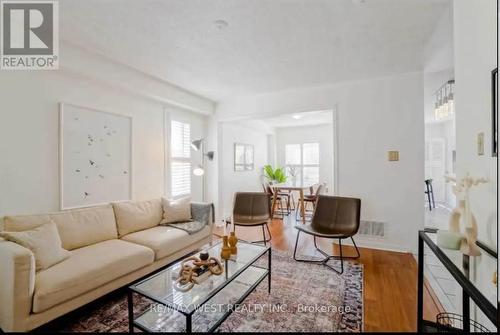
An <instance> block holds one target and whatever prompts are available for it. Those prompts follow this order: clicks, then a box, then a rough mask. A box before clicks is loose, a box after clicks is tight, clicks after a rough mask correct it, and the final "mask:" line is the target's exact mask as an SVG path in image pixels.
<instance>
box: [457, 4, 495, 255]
mask: <svg viewBox="0 0 500 335" xmlns="http://www.w3.org/2000/svg"><path fill="white" fill-rule="evenodd" d="M496 28H497V25H496V1H495V0H477V1H473V2H472V1H468V0H457V1H455V78H456V122H457V174H458V176H459V177H460V176H463V175H464V174H465V173H467V172H470V173H471V174H472V175H473V176H475V177H486V178H488V179H490V181H491V182H490V183H488V184H487V185H481V186H478V187H475V188H474V189H473V190H472V192H471V201H472V210H473V212H474V214H475V215H476V217H477V220H478V225H479V238H480V239H481V240H483V241H485V242H486V243H488V244H490V245H491V246H493V247H495V248H496V245H497V241H496V238H495V237H496V236H497V221H496V215H497V213H496V204H497V202H496V194H497V193H496V192H497V190H496V184H497V183H496V180H497V179H496V173H497V170H496V164H497V159H496V158H493V157H491V71H492V70H493V69H494V68H496V67H497V57H496V52H497V46H496V40H497V36H496ZM481 132H483V133H484V134H485V155H484V156H479V155H478V153H477V135H478V134H479V133H481Z"/></svg>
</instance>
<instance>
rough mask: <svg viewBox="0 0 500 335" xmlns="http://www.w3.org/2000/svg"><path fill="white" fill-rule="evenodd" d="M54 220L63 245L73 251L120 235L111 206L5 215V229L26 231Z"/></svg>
mask: <svg viewBox="0 0 500 335" xmlns="http://www.w3.org/2000/svg"><path fill="white" fill-rule="evenodd" d="M50 221H54V222H55V224H56V225H57V230H58V231H59V235H60V236H61V241H62V247H63V248H64V249H66V250H73V249H77V248H81V247H85V246H87V245H91V244H95V243H98V242H102V241H107V240H111V239H115V238H117V237H118V233H117V229H116V221H115V215H114V212H113V207H112V206H111V205H105V206H95V207H89V208H82V209H74V210H69V211H63V212H57V213H52V214H41V215H21V216H6V217H5V218H4V229H5V230H6V231H25V230H30V229H33V228H35V227H38V226H40V225H42V224H44V223H48V222H50Z"/></svg>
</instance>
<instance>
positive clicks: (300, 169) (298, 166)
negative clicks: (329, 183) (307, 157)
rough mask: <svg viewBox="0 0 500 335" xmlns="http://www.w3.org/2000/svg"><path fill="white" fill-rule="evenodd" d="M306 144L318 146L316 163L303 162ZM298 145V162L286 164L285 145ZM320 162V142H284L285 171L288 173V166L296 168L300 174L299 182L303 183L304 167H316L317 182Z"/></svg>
mask: <svg viewBox="0 0 500 335" xmlns="http://www.w3.org/2000/svg"><path fill="white" fill-rule="evenodd" d="M307 144H316V145H317V146H318V163H317V164H304V145H307ZM291 145H295V146H297V145H298V146H299V147H300V164H287V157H286V152H287V150H286V147H287V146H291ZM320 164H321V153H320V143H319V142H304V143H287V144H285V173H286V174H287V176H289V175H288V168H289V167H293V168H295V169H297V170H298V172H299V175H300V183H301V184H302V185H303V184H304V168H307V167H313V168H317V169H318V180H317V182H316V183H319V182H320V181H319V180H320Z"/></svg>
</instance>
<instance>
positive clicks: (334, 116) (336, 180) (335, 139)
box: [332, 104, 339, 195]
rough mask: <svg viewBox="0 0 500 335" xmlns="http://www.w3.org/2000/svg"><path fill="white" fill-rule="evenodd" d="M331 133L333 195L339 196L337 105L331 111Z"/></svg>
mask: <svg viewBox="0 0 500 335" xmlns="http://www.w3.org/2000/svg"><path fill="white" fill-rule="evenodd" d="M332 131H333V189H332V193H333V195H337V194H339V113H338V105H337V104H336V105H335V108H334V109H333V110H332Z"/></svg>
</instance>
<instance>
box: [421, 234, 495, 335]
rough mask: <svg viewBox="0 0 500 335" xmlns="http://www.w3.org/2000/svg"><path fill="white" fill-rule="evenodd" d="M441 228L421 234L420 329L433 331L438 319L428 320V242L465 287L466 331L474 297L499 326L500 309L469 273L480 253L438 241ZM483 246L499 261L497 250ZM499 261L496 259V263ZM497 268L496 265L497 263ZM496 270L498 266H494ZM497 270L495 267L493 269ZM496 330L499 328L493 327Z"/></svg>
mask: <svg viewBox="0 0 500 335" xmlns="http://www.w3.org/2000/svg"><path fill="white" fill-rule="evenodd" d="M436 232H437V230H423V231H419V234H418V291H417V294H418V298H417V304H418V306H417V330H418V332H419V333H420V332H427V331H433V330H435V329H436V328H437V323H435V322H432V321H428V320H424V318H423V307H424V306H423V303H424V246H425V245H427V246H428V247H429V249H430V250H431V252H432V253H433V254H434V255H435V256H436V257H437V258H438V259H439V261H440V262H441V263H442V264H443V265H444V267H445V268H446V269H447V270H448V271H449V273H450V274H451V275H452V276H453V278H454V279H455V280H456V281H457V283H458V284H459V285H460V287H461V288H462V320H463V331H464V332H466V333H469V332H470V300H471V299H472V301H474V303H475V304H476V305H477V307H478V308H479V309H480V310H481V311H482V312H483V313H484V315H486V317H487V318H488V319H489V320H490V321H491V322H492V323H493V324H495V325H497V326H498V310H497V308H496V307H495V306H496V303H493V302H492V301H491V297H490V299H488V298H487V297H486V296H485V294H484V293H485V292H483V291H482V290H481V289H480V288H479V287H478V285H476V282H475V280H472V279H471V278H470V275H469V268H470V265H471V264H472V262H475V261H477V258H478V257H472V256H467V255H462V254H461V253H460V251H458V250H448V249H444V248H441V247H439V246H438V245H437V242H436V241H437V234H436ZM478 246H479V247H480V248H481V249H482V256H479V257H486V258H491V259H492V260H493V259H494V260H495V262H496V259H497V253H496V252H494V251H493V250H491V249H489V248H488V247H486V246H485V245H483V244H481V243H478ZM495 264H496V263H495ZM495 269H496V265H495ZM493 270H494V269H493ZM492 273H493V271H492ZM491 330H492V331H493V330H496V329H491Z"/></svg>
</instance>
